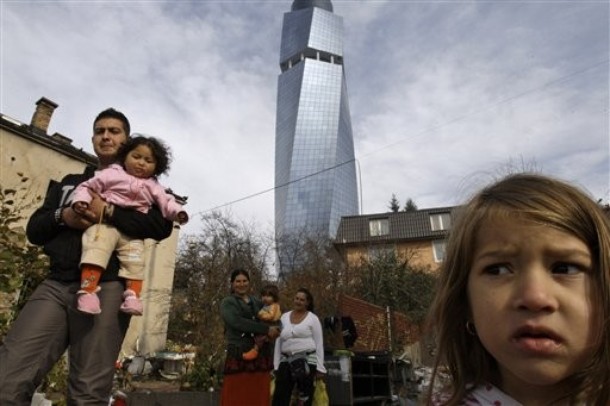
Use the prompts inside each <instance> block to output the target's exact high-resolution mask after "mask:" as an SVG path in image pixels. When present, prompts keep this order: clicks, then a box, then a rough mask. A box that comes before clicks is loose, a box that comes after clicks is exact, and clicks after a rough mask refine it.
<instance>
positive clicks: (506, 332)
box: [428, 174, 610, 406]
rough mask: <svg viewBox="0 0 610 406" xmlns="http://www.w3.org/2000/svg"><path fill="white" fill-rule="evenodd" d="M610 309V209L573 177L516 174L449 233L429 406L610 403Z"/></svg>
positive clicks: (470, 207)
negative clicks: (442, 381) (445, 380)
mask: <svg viewBox="0 0 610 406" xmlns="http://www.w3.org/2000/svg"><path fill="white" fill-rule="evenodd" d="M609 317H610V221H609V219H608V213H604V211H603V210H602V208H601V207H600V205H598V204H597V203H595V202H594V201H593V200H592V199H590V198H589V197H588V196H587V195H585V194H584V193H583V192H582V191H580V190H579V189H577V188H575V187H573V186H571V185H569V184H566V183H564V182H562V181H559V180H555V179H551V178H548V177H544V176H540V175H534V174H518V175H511V176H508V177H506V178H504V179H502V180H500V181H499V182H497V183H495V184H493V185H491V186H489V187H487V188H485V189H483V190H482V191H481V192H479V193H478V194H477V195H476V196H474V198H472V200H470V202H469V203H468V204H466V205H465V206H463V207H461V208H460V210H459V213H458V219H457V221H456V222H455V224H454V227H453V229H452V231H451V232H450V236H449V240H448V244H447V255H446V259H445V262H444V264H443V267H442V271H441V275H440V280H439V286H438V290H437V294H436V298H435V301H434V303H433V307H432V313H431V323H432V326H433V327H434V328H435V333H436V335H437V341H438V348H437V356H438V358H437V361H436V364H435V369H434V373H433V378H432V384H431V385H430V392H429V394H428V395H429V399H428V404H434V405H458V404H459V405H519V404H521V405H528V406H529V405H551V404H553V405H555V404H578V405H585V404H586V405H608V404H610V385H609V384H608V383H609V382H610V337H609V336H610V327H609V325H608V320H609ZM444 366H446V367H447V368H448V371H449V374H450V384H449V385H448V386H447V387H446V388H445V389H444V390H442V391H441V392H440V393H434V392H436V389H435V386H436V387H438V386H439V384H438V380H439V374H438V372H439V369H441V368H443V367H444ZM435 383H437V385H435Z"/></svg>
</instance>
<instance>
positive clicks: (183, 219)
mask: <svg viewBox="0 0 610 406" xmlns="http://www.w3.org/2000/svg"><path fill="white" fill-rule="evenodd" d="M176 221H177V222H178V223H180V225H182V224H186V223H187V222H188V221H189V215H188V214H186V212H185V211H181V212H179V213H178V214H177V215H176Z"/></svg>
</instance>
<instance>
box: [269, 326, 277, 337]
mask: <svg viewBox="0 0 610 406" xmlns="http://www.w3.org/2000/svg"><path fill="white" fill-rule="evenodd" d="M267 336H269V338H271V339H274V338H278V337H279V336H280V328H279V327H277V326H271V327H269V331H268V332H267Z"/></svg>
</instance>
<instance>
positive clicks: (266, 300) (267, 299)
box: [261, 295, 275, 306]
mask: <svg viewBox="0 0 610 406" xmlns="http://www.w3.org/2000/svg"><path fill="white" fill-rule="evenodd" d="M261 300H262V302H263V304H265V305H267V306H268V305H271V304H273V303H275V299H274V298H273V296H271V295H262V296H261Z"/></svg>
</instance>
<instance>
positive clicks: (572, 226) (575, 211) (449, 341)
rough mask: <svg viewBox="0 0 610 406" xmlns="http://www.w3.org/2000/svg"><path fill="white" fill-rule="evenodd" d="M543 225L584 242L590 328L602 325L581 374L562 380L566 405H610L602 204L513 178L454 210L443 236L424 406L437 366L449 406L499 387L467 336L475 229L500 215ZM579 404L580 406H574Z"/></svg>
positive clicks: (530, 178) (608, 247) (609, 268)
mask: <svg viewBox="0 0 610 406" xmlns="http://www.w3.org/2000/svg"><path fill="white" fill-rule="evenodd" d="M506 214H509V215H512V216H517V217H518V218H519V219H523V220H527V221H533V222H536V223H539V224H546V225H548V226H550V227H554V228H555V229H558V230H561V231H563V232H565V233H568V234H570V235H572V236H574V237H576V238H578V239H580V240H581V241H583V242H584V243H585V244H586V245H587V246H588V247H589V249H590V250H591V258H592V261H593V272H592V273H591V277H592V278H593V283H592V286H593V287H594V292H593V295H594V297H593V299H594V300H593V301H592V303H595V304H596V306H598V307H597V308H596V312H594V316H593V319H592V321H591V322H592V323H595V325H597V326H600V328H599V329H597V330H598V331H597V337H595V342H596V349H595V351H594V354H593V356H592V357H591V359H590V360H589V361H588V364H587V365H586V366H585V368H584V369H583V370H582V371H579V372H577V373H575V374H574V375H573V376H571V377H569V378H568V379H567V381H566V384H567V385H566V386H567V387H569V388H570V393H567V394H565V398H566V399H568V398H569V399H570V400H571V401H572V402H576V403H579V402H584V404H595V405H601V404H604V405H606V404H610V385H608V382H610V328H609V326H608V323H609V319H610V219H608V216H607V215H606V214H605V213H604V212H603V210H602V208H601V206H600V205H599V204H597V203H596V202H595V201H593V200H592V199H591V198H590V197H589V196H588V195H586V194H585V193H584V192H582V191H581V190H579V189H578V188H576V187H574V186H572V185H569V184H567V183H565V182H563V181H560V180H557V179H553V178H549V177H546V176H542V175H537V174H527V173H523V174H515V175H510V176H507V177H506V178H504V179H501V180H500V181H498V182H496V183H494V184H492V185H490V186H488V187H486V188H484V189H483V190H482V191H480V192H479V193H478V194H476V195H475V196H474V197H473V198H472V199H471V200H470V201H469V202H468V203H467V204H466V205H465V206H463V207H461V208H460V209H459V212H458V214H457V219H456V221H455V223H454V226H453V228H452V230H451V231H450V233H449V239H448V242H447V250H446V258H445V262H444V263H443V265H442V267H441V273H440V277H439V281H438V287H437V292H436V297H435V299H434V301H433V304H432V308H431V312H430V319H429V323H430V326H431V327H432V328H433V330H434V333H435V334H436V340H437V359H436V363H435V366H434V372H433V378H432V383H431V385H430V390H429V393H428V402H433V401H434V399H433V396H434V394H433V388H434V383H435V381H436V380H437V378H438V372H439V370H440V369H441V368H442V365H446V366H447V367H448V369H449V372H450V374H451V379H452V383H451V387H450V388H449V391H448V392H447V393H446V395H447V396H448V397H447V399H445V400H444V401H443V403H444V404H447V405H457V404H461V403H460V402H461V401H462V399H463V398H464V397H465V396H466V395H467V394H468V392H469V389H470V388H471V387H470V386H469V385H473V386H472V388H474V387H476V386H478V385H481V384H483V383H487V382H490V383H496V382H498V381H499V371H498V365H497V362H496V360H495V359H494V358H493V357H492V355H491V354H490V353H489V352H487V350H486V349H485V348H484V347H483V345H482V344H481V342H480V341H479V339H478V337H476V336H474V335H472V334H470V333H469V332H468V327H467V326H466V325H467V322H469V320H470V314H471V309H470V302H469V297H468V293H467V284H468V277H469V274H470V269H471V267H472V264H473V261H474V258H473V255H474V252H475V249H476V238H477V235H478V231H479V229H480V228H481V227H482V226H483V225H484V224H485V223H487V222H488V221H489V220H493V219H494V218H496V217H497V216H502V215H506ZM579 404H580V403H579Z"/></svg>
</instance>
